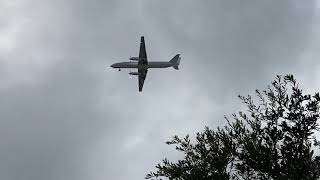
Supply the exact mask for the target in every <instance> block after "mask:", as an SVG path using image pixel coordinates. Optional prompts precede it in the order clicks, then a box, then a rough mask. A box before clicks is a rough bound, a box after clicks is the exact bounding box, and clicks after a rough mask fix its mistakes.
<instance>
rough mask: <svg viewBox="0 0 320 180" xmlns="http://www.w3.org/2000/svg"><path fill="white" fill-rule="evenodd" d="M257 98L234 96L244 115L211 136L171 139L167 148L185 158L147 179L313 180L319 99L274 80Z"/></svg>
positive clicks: (319, 167)
mask: <svg viewBox="0 0 320 180" xmlns="http://www.w3.org/2000/svg"><path fill="white" fill-rule="evenodd" d="M256 95H257V98H256V99H255V100H254V99H253V98H252V97H251V96H246V97H245V96H239V98H240V99H241V101H242V102H243V103H244V104H245V105H246V106H247V112H246V113H244V112H241V111H240V112H239V113H238V114H233V121H231V120H229V119H228V118H227V117H225V119H226V121H227V124H228V125H226V126H224V127H223V128H219V127H218V128H217V130H216V131H214V130H210V129H209V128H208V127H206V128H205V130H204V132H201V133H197V136H196V142H195V144H192V143H191V142H190V139H189V135H187V136H186V137H185V138H184V139H180V138H179V137H177V136H174V138H173V140H171V141H169V142H167V144H169V145H171V144H174V145H176V149H177V150H178V151H181V152H183V153H184V154H185V157H184V159H183V160H179V161H178V162H177V163H173V162H170V161H169V160H167V159H164V160H163V164H160V163H159V164H158V165H157V166H156V168H157V171H156V172H151V173H149V174H147V176H146V179H151V178H161V177H167V178H169V179H181V180H184V179H292V180H295V179H317V178H319V177H320V156H319V155H315V154H314V149H315V148H316V147H319V144H320V143H319V141H318V140H317V139H316V137H315V136H314V132H315V131H319V125H318V124H317V121H318V119H319V115H320V112H319V103H320V96H319V93H315V95H313V96H311V95H309V94H307V95H304V94H303V93H302V90H301V89H299V87H298V83H297V82H296V80H295V79H294V77H293V75H286V76H284V77H282V76H279V75H278V76H276V78H275V80H274V81H273V82H272V84H271V86H268V87H267V89H266V90H264V91H262V92H261V91H259V90H256Z"/></svg>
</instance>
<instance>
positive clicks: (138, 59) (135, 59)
mask: <svg viewBox="0 0 320 180" xmlns="http://www.w3.org/2000/svg"><path fill="white" fill-rule="evenodd" d="M129 59H130V60H132V61H140V60H141V59H140V58H139V57H130V58H129Z"/></svg>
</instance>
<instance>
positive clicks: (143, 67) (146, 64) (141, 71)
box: [110, 36, 181, 92]
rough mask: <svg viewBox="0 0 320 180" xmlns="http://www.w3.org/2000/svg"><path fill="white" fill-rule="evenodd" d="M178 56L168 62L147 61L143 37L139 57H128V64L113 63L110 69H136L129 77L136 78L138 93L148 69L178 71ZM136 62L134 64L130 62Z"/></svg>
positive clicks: (142, 37)
mask: <svg viewBox="0 0 320 180" xmlns="http://www.w3.org/2000/svg"><path fill="white" fill-rule="evenodd" d="M180 59H181V57H180V54H177V55H175V56H174V57H173V58H172V59H171V60H170V61H168V62H166V61H148V58H147V52H146V45H145V42H144V36H141V40H140V51H139V57H130V58H129V60H130V62H120V63H114V64H112V65H111V66H110V67H112V68H116V69H119V71H121V69H122V68H136V69H137V70H138V72H130V73H129V74H130V75H135V76H138V83H139V92H141V91H142V88H143V84H144V80H145V79H146V76H147V73H148V69H149V68H168V67H173V68H174V69H176V70H178V69H179V64H180ZM131 61H136V62H131Z"/></svg>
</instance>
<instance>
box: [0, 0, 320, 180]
mask: <svg viewBox="0 0 320 180" xmlns="http://www.w3.org/2000/svg"><path fill="white" fill-rule="evenodd" d="M319 32H320V1H315V0H308V1H301V0H283V1H279V0H268V1H267V0H265V1H254V0H242V1H236V0H234V1H232V0H211V1H209V0H208V1H201V3H199V2H197V3H196V2H195V1H192V0H180V1H179V0H176V1H171V0H161V1H160V0H159V1H147V0H136V1H132V0H126V1H124V0H123V1H120V0H91V1H85V0H0V179H1V180H88V179H90V180H105V179H115V180H118V179H119V180H127V179H137V180H138V179H143V178H144V177H145V175H146V173H148V172H149V171H151V170H155V169H154V166H155V165H156V164H157V163H158V162H160V161H161V159H162V158H164V157H168V158H169V159H176V158H177V157H179V155H178V154H177V153H176V152H175V150H174V147H170V146H167V145H166V144H165V141H167V140H169V139H170V137H172V136H173V135H175V134H178V135H186V134H192V135H193V136H194V133H196V132H197V131H201V130H203V129H204V126H205V125H208V126H210V127H211V128H215V127H217V126H218V125H224V124H225V121H224V118H223V116H224V115H231V114H232V113H234V112H236V111H237V109H239V108H240V107H242V106H241V104H240V102H239V100H238V99H237V95H238V94H243V95H246V94H252V93H253V92H254V90H255V89H256V88H259V89H263V88H264V87H266V86H267V85H268V84H269V83H270V82H271V81H272V79H273V78H274V76H275V75H276V74H286V73H292V74H294V75H295V76H296V78H297V79H298V81H300V83H301V87H302V88H304V89H305V90H306V91H307V92H315V91H320V83H319V79H318V77H319V76H320V63H319V58H320V54H319V45H320V43H319V42H320V41H319V40H320V33H319ZM142 35H143V36H145V41H146V49H147V54H148V58H149V61H152V60H169V59H171V58H172V57H173V56H174V55H175V54H177V53H180V54H181V56H182V59H181V65H180V70H179V71H176V70H174V69H173V68H169V69H152V70H150V71H149V72H148V75H147V78H146V81H145V84H144V89H143V92H142V93H139V92H138V80H137V78H136V77H132V78H129V75H128V72H129V71H126V70H123V71H121V72H118V71H117V70H115V69H112V68H110V65H111V64H112V63H114V62H117V61H126V60H128V57H129V56H137V55H138V52H139V43H140V42H139V41H140V36H142Z"/></svg>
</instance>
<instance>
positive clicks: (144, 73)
mask: <svg viewBox="0 0 320 180" xmlns="http://www.w3.org/2000/svg"><path fill="white" fill-rule="evenodd" d="M138 72H139V91H140V92H141V91H142V88H143V84H144V80H145V79H146V77H147V72H148V70H143V69H138Z"/></svg>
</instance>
